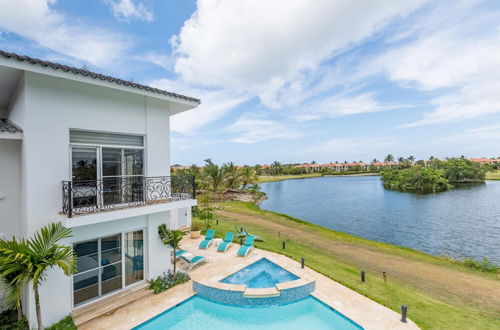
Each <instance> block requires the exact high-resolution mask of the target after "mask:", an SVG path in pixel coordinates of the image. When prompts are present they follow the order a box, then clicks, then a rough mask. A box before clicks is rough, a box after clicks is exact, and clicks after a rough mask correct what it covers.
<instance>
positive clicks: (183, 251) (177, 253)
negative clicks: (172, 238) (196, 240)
mask: <svg viewBox="0 0 500 330" xmlns="http://www.w3.org/2000/svg"><path fill="white" fill-rule="evenodd" d="M186 252H187V251H186V250H177V251H175V258H179V257H180V256H181V255H182V254H184V253H186Z"/></svg>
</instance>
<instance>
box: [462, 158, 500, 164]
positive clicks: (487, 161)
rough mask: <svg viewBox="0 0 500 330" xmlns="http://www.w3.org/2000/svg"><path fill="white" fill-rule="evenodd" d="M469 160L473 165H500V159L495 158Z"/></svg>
mask: <svg viewBox="0 0 500 330" xmlns="http://www.w3.org/2000/svg"><path fill="white" fill-rule="evenodd" d="M469 160H470V161H471V162H473V163H478V164H480V165H483V164H496V163H500V159H495V158H469Z"/></svg>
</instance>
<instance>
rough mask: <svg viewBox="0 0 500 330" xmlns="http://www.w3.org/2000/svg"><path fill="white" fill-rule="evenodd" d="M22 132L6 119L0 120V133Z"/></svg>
mask: <svg viewBox="0 0 500 330" xmlns="http://www.w3.org/2000/svg"><path fill="white" fill-rule="evenodd" d="M22 131H23V130H22V129H21V128H20V127H19V126H17V125H16V124H14V123H13V122H11V121H10V120H8V119H0V133H12V134H15V133H21V132H22Z"/></svg>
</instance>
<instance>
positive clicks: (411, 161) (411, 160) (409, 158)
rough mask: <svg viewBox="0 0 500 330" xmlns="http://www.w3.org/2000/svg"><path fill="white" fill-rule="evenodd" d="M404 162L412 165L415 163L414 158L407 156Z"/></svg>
mask: <svg viewBox="0 0 500 330" xmlns="http://www.w3.org/2000/svg"><path fill="white" fill-rule="evenodd" d="M406 160H408V161H409V162H410V163H411V164H413V163H414V162H415V157H414V156H409V157H408V158H407V159H406Z"/></svg>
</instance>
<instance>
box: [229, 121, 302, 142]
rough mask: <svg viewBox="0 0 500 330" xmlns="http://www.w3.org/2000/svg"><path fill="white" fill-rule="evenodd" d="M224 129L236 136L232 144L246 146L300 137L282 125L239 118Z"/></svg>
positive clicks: (294, 131) (274, 122) (297, 133)
mask: <svg viewBox="0 0 500 330" xmlns="http://www.w3.org/2000/svg"><path fill="white" fill-rule="evenodd" d="M226 129H227V130H228V131H229V132H233V133H237V134H238V136H237V137H235V138H234V139H232V141H233V142H237V143H246V144H251V143H258V142H263V141H267V140H273V139H291V138H296V137H299V136H301V135H302V134H301V133H299V132H297V131H296V130H293V129H291V128H289V127H287V126H285V125H284V124H282V123H279V122H276V121H273V120H264V119H259V118H250V117H240V118H239V119H238V120H237V121H236V122H235V123H234V124H232V125H230V126H229V127H227V128H226Z"/></svg>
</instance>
